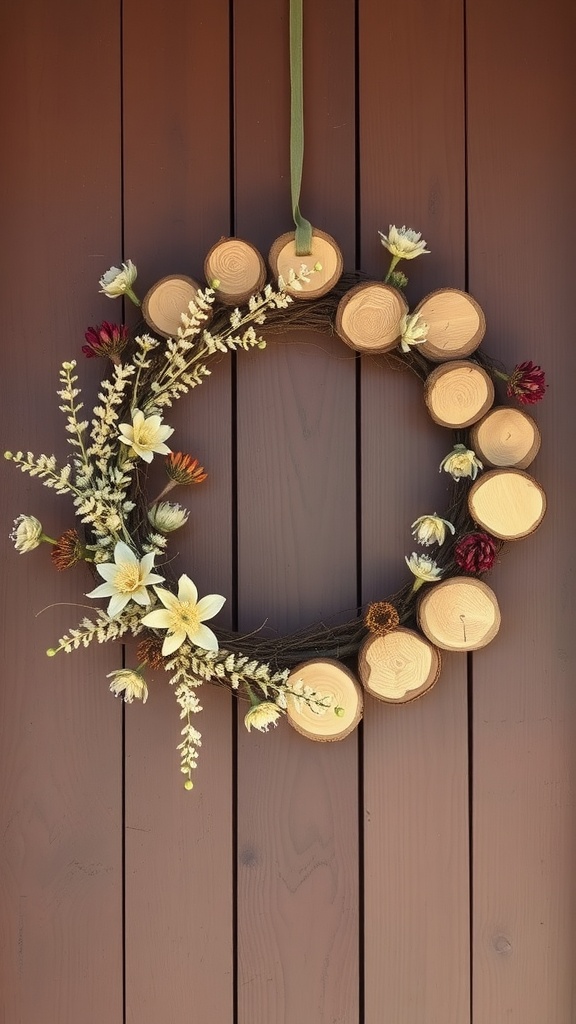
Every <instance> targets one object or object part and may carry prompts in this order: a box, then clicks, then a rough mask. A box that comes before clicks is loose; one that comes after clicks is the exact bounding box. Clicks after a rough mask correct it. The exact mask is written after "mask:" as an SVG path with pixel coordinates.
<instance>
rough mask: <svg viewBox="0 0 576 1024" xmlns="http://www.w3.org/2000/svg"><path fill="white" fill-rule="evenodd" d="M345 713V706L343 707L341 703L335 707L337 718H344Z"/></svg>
mask: <svg viewBox="0 0 576 1024" xmlns="http://www.w3.org/2000/svg"><path fill="white" fill-rule="evenodd" d="M345 713H346V712H345V711H344V708H341V707H340V705H338V707H336V708H334V714H335V715H336V717H337V718H344V715H345Z"/></svg>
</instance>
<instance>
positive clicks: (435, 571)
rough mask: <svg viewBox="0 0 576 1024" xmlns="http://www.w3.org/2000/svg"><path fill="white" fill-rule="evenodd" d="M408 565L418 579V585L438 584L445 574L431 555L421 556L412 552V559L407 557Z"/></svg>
mask: <svg viewBox="0 0 576 1024" xmlns="http://www.w3.org/2000/svg"><path fill="white" fill-rule="evenodd" d="M406 565H407V566H408V568H409V569H410V572H411V573H412V574H413V575H414V576H415V577H416V581H415V582H416V583H418V582H419V581H420V582H422V583H436V581H437V580H439V579H440V577H441V575H442V573H443V572H444V570H443V569H441V568H440V566H439V565H437V564H436V562H435V561H434V559H433V558H430V556H429V555H419V554H418V553H417V552H416V551H413V552H412V554H411V555H410V558H408V556H407V555H406Z"/></svg>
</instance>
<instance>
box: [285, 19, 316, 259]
mask: <svg viewBox="0 0 576 1024" xmlns="http://www.w3.org/2000/svg"><path fill="white" fill-rule="evenodd" d="M303 161H304V102H303V85H302V0H290V187H291V191H292V216H293V217H294V224H295V225H296V255H297V256H309V255H310V254H311V252H312V225H311V223H310V221H309V220H306V218H305V217H303V216H302V214H301V213H300V189H301V187H302V164H303Z"/></svg>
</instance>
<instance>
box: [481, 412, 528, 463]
mask: <svg viewBox="0 0 576 1024" xmlns="http://www.w3.org/2000/svg"><path fill="white" fill-rule="evenodd" d="M540 442H541V437H540V431H539V430H538V427H537V425H536V423H535V421H534V420H533V419H532V417H531V416H529V415H528V413H527V412H524V410H523V409H514V408H512V407H511V406H508V405H502V406H498V408H497V409H491V410H490V412H488V413H487V414H486V416H484V417H483V418H482V419H481V420H480V422H479V423H475V424H474V426H473V427H471V429H470V444H471V446H472V448H473V449H474V451H475V452H476V454H477V455H478V456H479V457H480V458H481V460H482V462H483V463H484V465H485V466H494V467H498V466H501V467H502V466H505V467H508V468H513V469H526V467H527V466H529V465H530V463H531V462H533V460H534V459H535V458H536V456H537V454H538V452H539V451H540Z"/></svg>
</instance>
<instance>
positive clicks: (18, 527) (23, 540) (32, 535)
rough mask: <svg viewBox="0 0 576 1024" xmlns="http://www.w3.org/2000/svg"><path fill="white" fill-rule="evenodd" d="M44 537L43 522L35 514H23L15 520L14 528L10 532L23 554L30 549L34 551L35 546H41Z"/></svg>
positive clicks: (11, 538)
mask: <svg viewBox="0 0 576 1024" xmlns="http://www.w3.org/2000/svg"><path fill="white" fill-rule="evenodd" d="M43 539H44V534H43V531H42V523H41V522H40V521H39V520H38V519H36V518H35V516H24V515H22V516H18V518H17V519H15V520H14V529H13V530H12V533H11V534H10V540H11V541H12V542H13V544H14V547H15V548H16V551H19V552H20V554H21V555H25V554H27V552H28V551H34V548H37V547H39V546H40V544H41V543H42V541H43Z"/></svg>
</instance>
